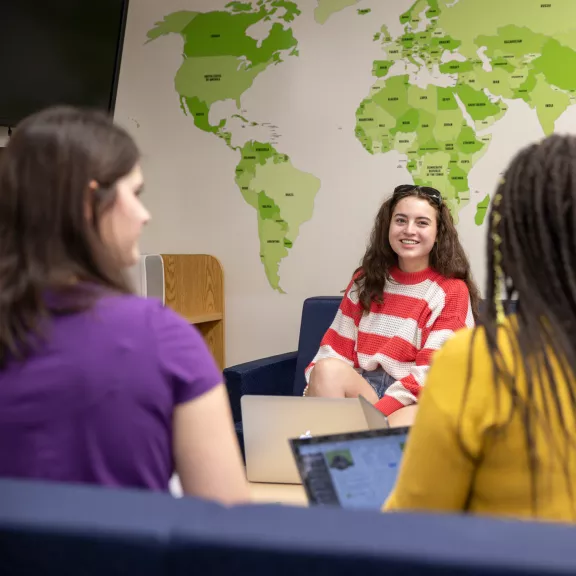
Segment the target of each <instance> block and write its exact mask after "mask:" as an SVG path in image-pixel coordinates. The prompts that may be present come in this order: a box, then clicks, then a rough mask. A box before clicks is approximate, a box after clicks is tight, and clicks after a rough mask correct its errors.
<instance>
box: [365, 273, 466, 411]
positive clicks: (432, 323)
mask: <svg viewBox="0 0 576 576" xmlns="http://www.w3.org/2000/svg"><path fill="white" fill-rule="evenodd" d="M443 288H444V289H445V297H444V299H443V302H442V305H441V306H440V307H439V308H438V309H437V310H433V311H432V315H431V317H430V320H429V323H428V325H427V326H426V327H425V328H424V329H423V330H422V341H423V346H422V349H421V350H420V351H419V352H418V353H417V354H416V361H415V363H414V366H413V368H412V369H411V370H410V374H408V376H406V377H405V378H402V379H401V380H397V381H396V382H394V383H393V384H392V385H391V386H390V387H389V388H388V389H387V390H386V393H385V394H384V396H383V397H382V399H381V400H379V401H378V402H377V403H376V404H375V406H376V408H378V409H379V410H380V411H381V412H383V413H384V414H385V415H386V416H389V415H390V414H392V413H393V412H396V410H399V409H400V408H403V407H404V406H409V405H410V404H415V403H416V402H418V396H419V394H420V390H421V389H422V386H424V383H425V380H426V376H427V374H428V370H429V368H430V364H431V363H432V357H433V355H434V353H435V352H436V351H437V350H440V348H442V346H443V345H444V344H445V342H446V341H447V340H448V339H449V338H451V337H452V335H453V334H454V332H456V331H457V330H460V329H461V328H472V327H473V326H474V316H473V314H472V306H471V303H470V294H469V293H468V287H467V286H466V284H465V283H464V282H463V281H462V280H449V281H448V282H447V283H446V285H445V286H443Z"/></svg>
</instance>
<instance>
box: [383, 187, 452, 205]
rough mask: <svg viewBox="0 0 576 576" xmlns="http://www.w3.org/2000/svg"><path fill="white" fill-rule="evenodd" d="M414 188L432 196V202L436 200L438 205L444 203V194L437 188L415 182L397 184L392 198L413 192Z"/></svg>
mask: <svg viewBox="0 0 576 576" xmlns="http://www.w3.org/2000/svg"><path fill="white" fill-rule="evenodd" d="M414 190H417V191H418V192H422V194H424V195H425V196H427V197H428V198H430V200H432V202H434V203H435V204H436V205H437V206H441V205H442V194H440V192H439V191H438V190H436V188H431V187H430V186H414V184H402V185H401V186H396V188H394V193H393V194H392V198H396V197H398V196H404V195H405V194H406V193H407V192H413V191H414Z"/></svg>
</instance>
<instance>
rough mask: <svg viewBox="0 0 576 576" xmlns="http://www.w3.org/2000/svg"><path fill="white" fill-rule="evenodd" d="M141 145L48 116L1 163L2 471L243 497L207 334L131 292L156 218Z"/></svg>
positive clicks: (102, 120)
mask: <svg viewBox="0 0 576 576" xmlns="http://www.w3.org/2000/svg"><path fill="white" fill-rule="evenodd" d="M142 185H143V177H142V171H141V168H140V164H139V152H138V149H137V147H136V145H135V144H134V142H133V140H132V139H131V138H130V136H129V135H128V134H127V133H126V132H125V131H124V130H122V129H121V128H119V127H118V126H116V125H114V124H113V123H112V121H111V120H110V119H109V118H108V117H107V116H105V115H102V114H100V113H96V112H89V111H82V110H77V109H73V108H53V109H48V110H45V111H42V112H39V113H37V114H35V115H33V116H31V117H29V118H27V119H26V120H24V121H22V123H21V124H20V125H19V126H18V128H17V129H16V130H15V132H14V135H13V136H12V138H11V140H10V142H9V144H8V146H7V147H6V148H5V150H4V152H3V154H2V156H1V157H0V476H4V477H13V478H37V479H47V480H55V481H63V482H82V483H90V484H102V485H107V486H125V487H141V488H145V489H150V490H168V485H169V481H170V478H171V476H172V474H173V472H174V471H176V472H177V473H178V475H179V478H180V482H181V484H182V488H183V491H184V493H186V494H190V495H196V496H200V497H204V498H209V499H215V500H219V501H221V502H224V503H234V502H240V501H245V500H247V499H248V485H247V482H246V479H245V475H244V470H243V467H242V461H241V456H240V451H239V448H238V444H237V441H236V437H235V434H234V429H233V424H232V419H231V414H230V409H229V404H228V399H227V396H226V389H225V387H224V385H223V384H222V375H221V373H220V372H219V370H218V369H217V367H216V365H215V362H214V360H213V358H212V356H211V355H210V353H209V351H208V349H207V347H206V345H205V343H204V341H203V339H202V337H201V336H200V335H199V333H198V332H197V331H196V329H195V328H194V327H192V326H190V325H188V324H187V323H186V322H185V321H184V320H183V319H182V318H181V317H179V316H178V315H177V314H175V313H174V312H172V311H171V310H170V309H168V308H165V307H163V306H162V305H161V304H160V303H159V302H157V301H155V300H152V299H144V298H139V297H137V296H134V295H133V294H132V293H131V291H130V288H129V286H128V283H127V280H126V268H127V267H129V266H131V265H133V264H134V263H135V262H136V261H137V259H138V257H139V251H138V239H139V236H140V233H141V231H142V227H143V226H144V225H145V224H146V223H147V222H148V221H149V220H150V215H149V213H148V211H147V210H146V208H144V206H143V205H142V203H141V201H140V199H139V195H140V193H141V191H142Z"/></svg>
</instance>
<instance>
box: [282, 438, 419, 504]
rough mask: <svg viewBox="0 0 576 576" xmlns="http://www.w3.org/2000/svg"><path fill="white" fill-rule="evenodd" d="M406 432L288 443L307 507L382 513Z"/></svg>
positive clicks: (300, 440) (398, 464)
mask: <svg viewBox="0 0 576 576" xmlns="http://www.w3.org/2000/svg"><path fill="white" fill-rule="evenodd" d="M408 430H409V428H388V429H383V430H367V431H362V432H350V433H346V434H334V435H330V436H317V437H312V438H298V439H294V440H290V445H291V447H292V451H293V453H294V457H295V458H296V465H297V467H298V471H299V473H300V476H301V478H302V484H303V485H304V488H305V490H306V494H307V496H308V500H309V502H310V504H312V505H328V506H340V507H342V508H364V509H375V510H378V509H380V507H381V506H382V504H384V502H385V500H386V498H387V497H388V495H389V494H390V492H391V491H392V488H393V487H394V484H395V482H396V477H397V475H398V470H399V467H400V461H401V459H402V453H403V450H404V444H405V443H406V439H407V437H408Z"/></svg>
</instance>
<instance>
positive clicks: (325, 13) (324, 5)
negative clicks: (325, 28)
mask: <svg viewBox="0 0 576 576" xmlns="http://www.w3.org/2000/svg"><path fill="white" fill-rule="evenodd" d="M317 2H318V5H317V6H316V8H315V9H314V20H316V22H318V24H325V23H326V21H327V20H328V18H330V16H332V14H336V12H340V11H341V10H344V9H345V8H348V7H349V6H354V4H357V3H358V2H360V0H317Z"/></svg>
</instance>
